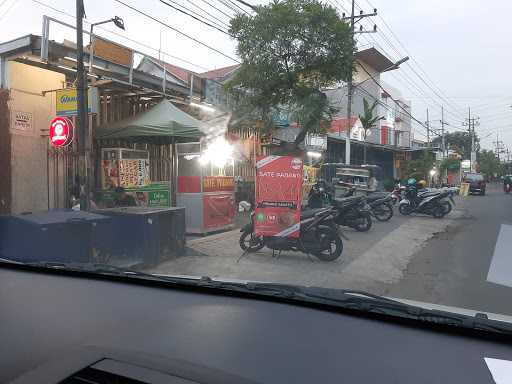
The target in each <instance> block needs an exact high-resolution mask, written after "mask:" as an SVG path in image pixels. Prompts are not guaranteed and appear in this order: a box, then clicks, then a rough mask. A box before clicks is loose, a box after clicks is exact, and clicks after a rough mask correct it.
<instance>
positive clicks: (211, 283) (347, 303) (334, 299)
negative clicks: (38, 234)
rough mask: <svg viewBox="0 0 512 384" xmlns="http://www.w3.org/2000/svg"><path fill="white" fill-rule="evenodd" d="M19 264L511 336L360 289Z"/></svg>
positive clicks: (487, 323) (508, 329)
mask: <svg viewBox="0 0 512 384" xmlns="http://www.w3.org/2000/svg"><path fill="white" fill-rule="evenodd" d="M18 264H19V263H18ZM23 264H25V265H30V266H36V267H43V268H50V269H65V270H71V271H78V272H92V273H98V274H105V275H116V276H126V277H130V278H139V279H145V280H154V281H160V282H166V283H169V284H173V285H180V286H189V287H203V288H210V289H216V290H224V291H230V292H239V293H244V294H253V295H257V296H266V297H277V298H282V299H287V300H292V301H299V302H307V303H311V304H322V305H327V306H330V307H337V308H344V309H350V310H357V311H361V312H370V313H376V314H381V315H388V316H394V317H400V318H406V319H412V320H418V321H423V322H427V323H435V324H440V325H448V326H455V327H462V328H469V329H475V330H481V331H488V332H496V333H502V334H507V335H512V324H510V323H507V322H503V321H497V320H491V319H488V318H487V315H485V314H483V313H477V314H476V315H475V316H468V315H464V314H458V313H453V312H447V311H440V310H436V309H425V308H421V307H417V306H413V305H410V304H405V303H402V302H400V301H397V300H392V299H388V298H386V297H382V296H378V295H374V294H372V293H368V292H364V291H357V290H349V289H334V288H322V287H304V286H298V285H292V284H281V283H257V282H232V281H223V280H213V279H211V278H210V277H206V276H204V277H201V278H199V277H182V276H166V275H157V274H149V273H144V272H139V271H132V270H128V269H123V268H120V267H116V266H113V265H109V264H101V263H87V264H82V263H56V262H36V263H23Z"/></svg>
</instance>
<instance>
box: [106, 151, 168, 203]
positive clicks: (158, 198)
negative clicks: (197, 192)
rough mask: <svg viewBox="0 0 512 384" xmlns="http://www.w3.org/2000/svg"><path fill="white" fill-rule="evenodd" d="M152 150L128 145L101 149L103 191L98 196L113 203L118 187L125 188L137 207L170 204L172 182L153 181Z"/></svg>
mask: <svg viewBox="0 0 512 384" xmlns="http://www.w3.org/2000/svg"><path fill="white" fill-rule="evenodd" d="M149 170H150V162H149V152H148V151H145V150H137V149H129V148H102V149H101V190H100V191H99V192H98V193H97V195H98V199H99V200H100V201H101V203H102V205H104V206H113V204H114V198H115V188H117V187H123V188H124V189H125V191H126V193H127V194H129V195H132V196H133V197H134V199H135V201H136V203H137V205H138V206H143V207H155V206H163V207H169V206H170V203H171V202H170V193H169V182H152V181H151V180H150V172H149Z"/></svg>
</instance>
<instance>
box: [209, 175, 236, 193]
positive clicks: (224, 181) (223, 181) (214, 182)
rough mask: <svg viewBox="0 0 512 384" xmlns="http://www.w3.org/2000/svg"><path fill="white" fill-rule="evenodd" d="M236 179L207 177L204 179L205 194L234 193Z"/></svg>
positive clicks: (230, 177) (231, 177)
mask: <svg viewBox="0 0 512 384" xmlns="http://www.w3.org/2000/svg"><path fill="white" fill-rule="evenodd" d="M234 190H235V179H234V178H233V176H205V177H203V192H219V191H234Z"/></svg>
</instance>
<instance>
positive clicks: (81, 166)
mask: <svg viewBox="0 0 512 384" xmlns="http://www.w3.org/2000/svg"><path fill="white" fill-rule="evenodd" d="M84 17H85V10H84V2H83V0H76V56H77V57H76V59H77V65H76V89H77V104H78V174H79V181H80V209H81V210H82V211H88V210H89V174H88V170H89V148H88V147H89V145H90V143H89V115H88V111H87V77H86V74H85V67H84V42H83V18H84Z"/></svg>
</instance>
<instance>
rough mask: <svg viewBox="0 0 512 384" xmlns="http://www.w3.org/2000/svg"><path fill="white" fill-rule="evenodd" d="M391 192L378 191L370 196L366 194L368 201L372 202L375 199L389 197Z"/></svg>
mask: <svg viewBox="0 0 512 384" xmlns="http://www.w3.org/2000/svg"><path fill="white" fill-rule="evenodd" d="M388 195H389V193H385V192H384V193H383V192H376V193H372V194H370V195H368V196H366V201H368V202H369V203H370V202H373V201H375V200H380V199H384V198H386V197H388Z"/></svg>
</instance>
